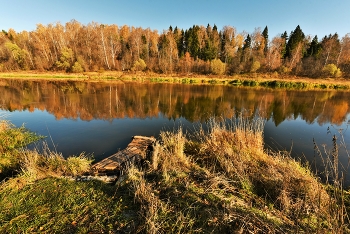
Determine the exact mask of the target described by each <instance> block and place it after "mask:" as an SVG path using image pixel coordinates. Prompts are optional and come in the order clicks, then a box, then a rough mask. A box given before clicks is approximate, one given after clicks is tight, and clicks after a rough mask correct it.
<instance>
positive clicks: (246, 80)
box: [0, 71, 350, 90]
mask: <svg viewBox="0 0 350 234" xmlns="http://www.w3.org/2000/svg"><path fill="white" fill-rule="evenodd" d="M0 78H12V79H13V78H15V79H32V80H33V79H34V80H42V79H46V80H77V81H109V82H112V81H138V82H169V83H183V84H227V85H237V86H253V87H255V86H257V87H258V86H261V87H271V88H292V89H343V90H349V89H350V80H349V79H345V78H318V79H316V78H306V77H296V76H290V75H286V74H278V73H277V72H276V73H267V74H255V73H251V74H241V75H234V76H215V75H195V74H186V75H185V74H183V75H179V74H171V75H167V74H156V73H145V72H117V71H99V72H84V73H59V72H32V71H30V72H29V71H28V72H10V73H0Z"/></svg>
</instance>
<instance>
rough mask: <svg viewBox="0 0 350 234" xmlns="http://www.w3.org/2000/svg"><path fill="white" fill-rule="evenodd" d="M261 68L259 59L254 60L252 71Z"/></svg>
mask: <svg viewBox="0 0 350 234" xmlns="http://www.w3.org/2000/svg"><path fill="white" fill-rule="evenodd" d="M259 68H260V62H259V61H254V63H253V64H252V66H251V68H250V72H256V71H257V70H258V69H259Z"/></svg>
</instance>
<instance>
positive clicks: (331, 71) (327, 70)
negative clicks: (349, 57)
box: [322, 63, 342, 77]
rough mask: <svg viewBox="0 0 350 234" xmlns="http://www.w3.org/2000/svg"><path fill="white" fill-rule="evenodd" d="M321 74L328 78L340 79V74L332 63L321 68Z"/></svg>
mask: <svg viewBox="0 0 350 234" xmlns="http://www.w3.org/2000/svg"><path fill="white" fill-rule="evenodd" d="M322 72H323V74H324V75H325V76H330V77H341V75H342V72H341V71H340V69H339V68H337V66H336V65H335V64H333V63H331V64H327V65H325V66H324V67H323V69H322Z"/></svg>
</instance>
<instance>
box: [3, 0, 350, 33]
mask: <svg viewBox="0 0 350 234" xmlns="http://www.w3.org/2000/svg"><path fill="white" fill-rule="evenodd" d="M0 9H1V11H0V30H2V29H3V30H5V31H7V30H8V29H10V28H12V29H14V30H15V31H16V32H21V31H23V30H26V31H33V30H35V29H36V25H37V24H39V23H40V24H43V25H48V24H50V23H51V24H55V23H58V22H59V23H61V24H65V23H66V22H69V21H71V20H73V19H74V20H77V21H78V22H80V23H81V24H83V25H87V24H88V23H91V22H97V23H101V24H116V25H118V26H122V25H128V26H134V27H142V28H150V29H152V30H158V32H160V33H161V32H163V30H167V29H168V28H169V26H170V25H171V26H172V27H173V28H175V26H177V27H178V28H180V29H184V30H186V29H188V28H190V27H192V26H193V25H203V26H207V25H208V24H210V25H211V26H213V25H214V24H215V25H216V26H217V27H218V29H219V30H221V29H222V28H223V27H224V26H226V25H230V26H233V27H235V28H236V29H237V32H239V33H240V32H246V33H252V32H253V31H254V30H255V28H259V27H260V28H261V30H263V29H264V28H265V26H267V27H268V31H269V33H268V34H269V38H272V37H274V36H278V35H280V34H282V33H283V32H284V31H286V32H287V33H288V35H289V34H290V32H291V31H293V30H294V29H295V28H296V26H297V25H300V27H301V29H302V30H303V32H304V34H305V35H310V36H312V37H313V36H315V35H317V36H318V38H319V39H321V38H322V37H324V36H325V35H329V34H334V33H338V34H339V36H340V37H343V36H344V35H345V34H347V33H350V13H349V12H350V0H332V1H330V0H215V1H214V0H172V1H168V0H99V1H97V0H60V1H58V0H0Z"/></svg>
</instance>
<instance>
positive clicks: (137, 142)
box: [92, 136, 156, 174]
mask: <svg viewBox="0 0 350 234" xmlns="http://www.w3.org/2000/svg"><path fill="white" fill-rule="evenodd" d="M155 141H156V139H155V138H154V137H145V136H134V137H133V138H132V141H131V142H130V143H129V145H128V146H127V147H126V148H125V149H124V150H121V151H119V152H117V153H115V154H113V155H111V156H109V157H107V158H105V159H103V160H102V161H100V162H98V163H96V164H94V165H93V166H92V172H93V173H94V174H98V173H108V172H109V173H111V172H118V171H122V170H123V169H125V168H126V167H127V166H128V165H130V164H131V163H135V162H139V161H141V160H142V159H145V158H146V154H147V149H148V148H149V146H150V145H152V144H153V143H155Z"/></svg>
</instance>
